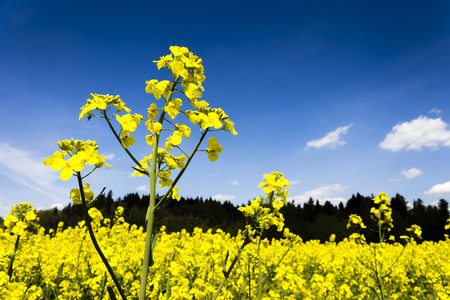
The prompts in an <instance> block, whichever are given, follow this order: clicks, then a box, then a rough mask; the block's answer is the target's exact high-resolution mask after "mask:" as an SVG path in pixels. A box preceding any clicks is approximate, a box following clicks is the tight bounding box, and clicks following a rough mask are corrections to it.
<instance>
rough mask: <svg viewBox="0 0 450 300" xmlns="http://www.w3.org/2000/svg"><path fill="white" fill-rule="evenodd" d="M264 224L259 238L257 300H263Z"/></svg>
mask: <svg viewBox="0 0 450 300" xmlns="http://www.w3.org/2000/svg"><path fill="white" fill-rule="evenodd" d="M263 228H264V224H263V226H262V228H261V235H260V236H259V240H258V248H257V255H258V272H259V275H258V290H257V294H256V298H257V299H258V300H261V298H262V279H263V278H262V270H261V254H260V249H261V239H262V234H263V231H264V229H263Z"/></svg>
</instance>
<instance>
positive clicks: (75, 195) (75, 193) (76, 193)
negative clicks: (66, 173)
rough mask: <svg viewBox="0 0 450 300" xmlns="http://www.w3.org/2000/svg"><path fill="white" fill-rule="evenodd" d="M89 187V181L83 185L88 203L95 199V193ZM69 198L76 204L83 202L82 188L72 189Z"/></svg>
mask: <svg viewBox="0 0 450 300" xmlns="http://www.w3.org/2000/svg"><path fill="white" fill-rule="evenodd" d="M89 187H90V185H89V183H86V184H85V185H84V187H83V192H84V198H85V200H86V202H87V204H89V203H91V202H92V200H94V193H93V192H92V191H90V190H89ZM69 199H72V201H73V203H75V204H82V200H81V193H80V189H78V188H76V189H72V190H70V196H69Z"/></svg>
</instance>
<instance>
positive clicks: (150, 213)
mask: <svg viewBox="0 0 450 300" xmlns="http://www.w3.org/2000/svg"><path fill="white" fill-rule="evenodd" d="M178 80H179V78H177V79H175V81H174V83H173V86H172V89H171V90H170V92H169V95H168V97H167V100H166V103H165V105H166V104H167V103H169V101H170V99H171V98H172V95H173V92H174V90H175V87H176V86H177V84H178ZM164 115H165V112H164V109H163V110H162V111H161V116H160V117H159V122H160V123H161V124H162V122H163V121H164ZM159 137H160V136H159V134H155V143H154V144H153V151H152V162H151V169H150V201H149V205H148V209H147V217H146V219H147V228H146V235H145V249H144V258H143V261H142V272H141V286H140V289H139V300H144V299H145V290H146V287H147V280H148V268H149V265H150V256H153V253H152V252H153V251H152V245H151V244H152V240H153V222H154V217H155V198H156V177H157V176H156V162H157V158H158V144H159Z"/></svg>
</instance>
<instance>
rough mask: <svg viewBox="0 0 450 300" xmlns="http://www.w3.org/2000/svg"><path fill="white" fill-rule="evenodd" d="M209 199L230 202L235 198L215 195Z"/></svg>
mask: <svg viewBox="0 0 450 300" xmlns="http://www.w3.org/2000/svg"><path fill="white" fill-rule="evenodd" d="M211 198H212V199H215V200H217V201H232V200H234V199H236V196H233V195H223V194H217V195H214V196H211Z"/></svg>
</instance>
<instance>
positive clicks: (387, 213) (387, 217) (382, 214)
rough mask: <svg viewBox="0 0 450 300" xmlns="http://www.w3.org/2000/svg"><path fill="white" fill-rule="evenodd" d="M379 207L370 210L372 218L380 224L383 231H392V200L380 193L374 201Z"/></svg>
mask: <svg viewBox="0 0 450 300" xmlns="http://www.w3.org/2000/svg"><path fill="white" fill-rule="evenodd" d="M373 202H374V204H375V205H377V207H372V208H371V209H370V217H371V218H372V220H374V221H375V222H377V223H378V226H379V227H380V228H382V229H386V230H387V231H390V230H391V229H392V228H393V227H394V224H393V220H392V208H391V207H390V206H391V200H390V199H389V197H388V196H387V195H386V194H385V193H380V194H379V195H378V197H376V198H374V199H373Z"/></svg>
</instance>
